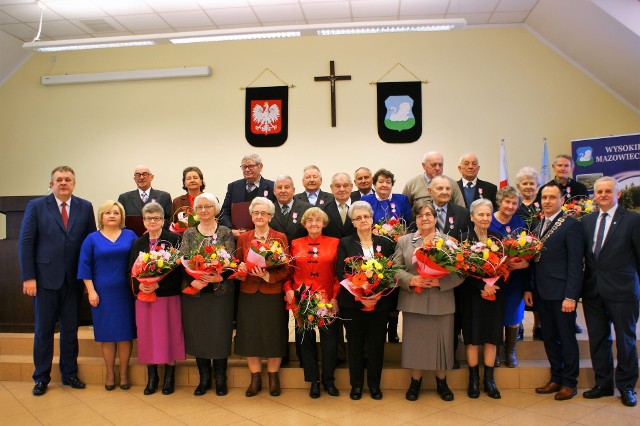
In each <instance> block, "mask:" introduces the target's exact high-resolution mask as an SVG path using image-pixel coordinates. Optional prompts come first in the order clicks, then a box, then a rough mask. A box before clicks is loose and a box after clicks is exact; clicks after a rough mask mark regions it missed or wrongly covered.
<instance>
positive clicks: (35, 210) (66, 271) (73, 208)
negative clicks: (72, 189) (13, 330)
mask: <svg viewBox="0 0 640 426" xmlns="http://www.w3.org/2000/svg"><path fill="white" fill-rule="evenodd" d="M69 203H70V204H69V223H68V229H67V230H65V229H64V225H63V224H62V215H61V214H60V209H59V208H58V204H57V202H56V199H55V197H54V196H53V194H50V195H47V196H45V197H41V198H36V199H35V200H31V201H29V204H27V209H26V211H25V214H24V219H23V221H22V226H21V227H20V240H19V243H18V255H19V257H20V270H21V274H22V280H23V281H26V280H31V279H35V280H36V282H37V284H38V287H41V288H46V289H48V290H57V289H59V288H60V287H61V286H62V284H63V283H64V280H65V277H66V278H67V279H68V280H69V283H72V282H75V281H76V277H77V275H78V259H79V257H80V247H81V246H82V243H83V241H84V239H85V238H86V237H87V235H89V234H90V233H92V232H94V231H95V230H96V222H95V219H94V215H93V206H92V205H91V203H90V202H88V201H86V200H83V199H82V198H78V197H75V196H73V197H71V199H70V201H69Z"/></svg>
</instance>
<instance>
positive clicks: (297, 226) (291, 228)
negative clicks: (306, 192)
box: [269, 199, 313, 241]
mask: <svg viewBox="0 0 640 426" xmlns="http://www.w3.org/2000/svg"><path fill="white" fill-rule="evenodd" d="M275 205H276V212H275V214H274V215H273V218H272V219H271V222H270V223H269V226H270V227H271V228H273V229H274V230H276V231H278V232H282V233H283V234H285V235H286V236H287V241H293V240H295V239H296V238H302V237H305V236H306V235H307V229H306V228H305V227H304V226H302V223H301V222H300V221H301V220H302V215H303V214H304V212H306V211H307V210H308V209H310V208H311V207H313V206H312V205H311V204H309V203H306V202H304V201H300V200H295V199H294V200H293V205H292V206H291V210H290V211H289V213H288V214H287V217H284V216H283V215H282V210H281V209H280V204H278V202H276V203H275Z"/></svg>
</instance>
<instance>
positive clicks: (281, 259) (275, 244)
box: [230, 239, 291, 278]
mask: <svg viewBox="0 0 640 426" xmlns="http://www.w3.org/2000/svg"><path fill="white" fill-rule="evenodd" d="M290 261H291V257H290V256H289V255H288V254H287V253H286V252H285V250H284V247H283V244H282V241H279V240H276V239H273V240H269V241H266V242H264V243H262V242H260V241H255V240H254V241H253V242H252V244H251V248H250V249H249V251H248V253H247V256H246V258H245V259H244V263H245V264H246V265H247V270H251V269H253V268H254V267H256V266H259V267H261V268H263V269H271V268H277V267H278V266H283V265H288V264H289V262H290ZM246 276H247V273H246V272H240V271H236V272H234V273H233V275H231V277H230V278H236V277H246Z"/></svg>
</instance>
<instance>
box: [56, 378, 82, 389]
mask: <svg viewBox="0 0 640 426" xmlns="http://www.w3.org/2000/svg"><path fill="white" fill-rule="evenodd" d="M62 384H63V385H65V386H71V387H72V388H74V389H84V388H86V387H87V385H85V384H84V382H83V381H82V380H80V379H78V376H71V377H69V378H68V379H67V380H63V381H62Z"/></svg>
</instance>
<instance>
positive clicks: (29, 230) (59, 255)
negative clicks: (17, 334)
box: [18, 166, 96, 396]
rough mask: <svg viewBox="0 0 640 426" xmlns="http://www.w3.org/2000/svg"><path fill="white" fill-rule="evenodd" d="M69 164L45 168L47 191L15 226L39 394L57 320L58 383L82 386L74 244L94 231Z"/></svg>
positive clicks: (43, 387) (46, 378)
mask: <svg viewBox="0 0 640 426" xmlns="http://www.w3.org/2000/svg"><path fill="white" fill-rule="evenodd" d="M75 186H76V176H75V173H74V171H73V169H72V168H71V167H68V166H61V167H56V168H55V169H54V170H53V172H51V181H50V182H49V187H50V188H51V192H52V193H51V194H50V195H47V196H45V197H41V198H37V199H35V200H31V201H30V202H29V204H28V205H27V210H26V211H25V214H24V220H23V221H22V227H21V228H20V241H19V243H18V251H19V256H20V270H21V274H22V281H23V283H22V291H23V293H24V294H26V295H27V296H31V297H33V298H34V303H33V313H34V317H35V318H34V319H35V333H34V336H33V364H34V366H35V371H34V372H33V380H34V381H35V386H34V388H33V391H32V393H33V395H36V396H40V395H44V393H45V392H46V391H47V385H48V384H49V382H50V381H51V365H52V362H53V335H54V333H55V325H56V322H59V323H60V373H61V374H62V384H64V385H67V386H71V387H72V388H74V389H83V388H84V387H85V384H84V383H83V382H82V381H81V380H80V379H79V378H78V312H79V310H80V301H81V299H82V289H83V285H82V281H79V280H78V279H77V278H76V277H77V275H78V259H79V257H80V246H81V245H82V242H83V241H84V239H85V238H86V236H87V235H89V234H90V233H91V232H94V231H95V230H96V223H95V219H94V216H93V207H92V206H91V203H89V202H88V201H86V200H83V199H82V198H78V197H74V196H73V190H74V189H75Z"/></svg>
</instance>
